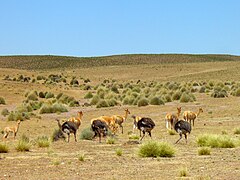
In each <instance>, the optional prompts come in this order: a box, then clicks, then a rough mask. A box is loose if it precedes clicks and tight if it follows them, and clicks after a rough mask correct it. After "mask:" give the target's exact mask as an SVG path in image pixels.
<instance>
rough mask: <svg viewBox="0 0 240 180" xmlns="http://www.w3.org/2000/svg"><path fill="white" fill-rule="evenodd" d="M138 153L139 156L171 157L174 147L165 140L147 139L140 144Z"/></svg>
mask: <svg viewBox="0 0 240 180" xmlns="http://www.w3.org/2000/svg"><path fill="white" fill-rule="evenodd" d="M138 154H139V156H141V157H173V156H174V154H175V149H174V148H173V146H171V145H169V144H168V143H165V142H157V141H148V142H146V143H144V144H142V145H141V146H140V148H139V151H138Z"/></svg>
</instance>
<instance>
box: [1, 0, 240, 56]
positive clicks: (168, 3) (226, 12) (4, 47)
mask: <svg viewBox="0 0 240 180" xmlns="http://www.w3.org/2000/svg"><path fill="white" fill-rule="evenodd" d="M0 9H1V10H0V55H42V54H46V55H49V54H51V55H70V56H105V55H114V54H139V53H141V54H145V53H146V54H151V53H154V54H162V53H188V54H189V53H194V54H233V55H240V47H239V45H240V1H238V0H198V1H194V0H148V1H147V0H118V1H116V0H115V1H114V0H85V1H83V0H69V1H66V0H39V1H34V0H6V1H1V2H0Z"/></svg>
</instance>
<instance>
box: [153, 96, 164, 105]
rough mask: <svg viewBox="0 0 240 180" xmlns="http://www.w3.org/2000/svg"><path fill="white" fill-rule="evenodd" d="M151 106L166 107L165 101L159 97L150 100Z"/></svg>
mask: <svg viewBox="0 0 240 180" xmlns="http://www.w3.org/2000/svg"><path fill="white" fill-rule="evenodd" d="M150 104H151V105H164V101H163V100H162V99H161V98H159V97H153V98H151V99H150Z"/></svg>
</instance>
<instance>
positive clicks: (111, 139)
mask: <svg viewBox="0 0 240 180" xmlns="http://www.w3.org/2000/svg"><path fill="white" fill-rule="evenodd" d="M115 141H116V139H115V138H113V137H108V138H107V141H106V143H107V144H115Z"/></svg>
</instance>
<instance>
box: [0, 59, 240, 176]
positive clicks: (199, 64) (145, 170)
mask: <svg viewBox="0 0 240 180" xmlns="http://www.w3.org/2000/svg"><path fill="white" fill-rule="evenodd" d="M4 58H5V57H4ZM179 58H180V59H181V57H179ZM197 58H198V57H196V59H197ZM0 59H1V57H0ZM22 59H24V57H23V58H22ZM59 59H61V57H59ZM103 59H104V57H103ZM116 59H117V57H116ZM150 59H151V57H150ZM199 59H200V60H199V61H197V60H196V61H191V60H189V62H188V59H187V58H186V59H185V60H184V61H183V62H181V61H178V62H174V61H171V62H169V63H163V62H157V61H156V62H155V61H151V63H149V64H148V62H147V60H146V61H144V60H142V61H140V62H141V63H139V64H138V63H137V62H135V63H131V64H127V63H126V64H120V63H115V64H110V65H107V64H104V65H101V64H100V65H98V66H92V67H89V66H85V67H79V66H76V67H74V66H69V67H68V66H66V67H64V66H62V65H61V64H60V67H59V66H54V67H53V68H51V67H42V68H31V64H30V66H24V65H23V66H20V65H19V64H18V63H15V66H14V62H18V61H21V58H20V60H17V58H15V59H14V61H12V60H9V61H8V59H2V60H0V97H3V98H4V99H5V101H6V104H5V105H3V104H2V105H0V112H2V110H3V109H8V110H9V111H14V110H15V109H16V108H17V107H18V106H19V105H21V104H22V102H23V101H24V100H26V97H25V94H26V92H28V91H38V92H40V91H43V92H45V91H48V92H49V91H51V92H53V93H54V94H56V95H57V94H58V93H64V94H67V95H69V96H73V97H74V98H75V99H76V100H77V101H78V102H79V103H80V105H79V106H78V107H68V108H67V109H68V112H65V113H49V114H39V110H35V111H34V114H35V116H30V118H29V119H26V120H24V121H22V123H21V124H20V128H19V131H18V133H17V137H16V139H15V140H14V139H13V138H12V135H9V137H8V138H7V139H2V136H3V135H2V134H0V135H1V140H0V143H1V144H6V145H7V146H8V147H9V151H8V153H0V179H18V180H19V179H181V178H182V177H180V169H181V168H186V169H187V176H186V177H184V179H239V178H240V146H236V147H235V148H212V149H211V155H202V156H201V155H198V149H199V147H198V144H197V141H196V140H197V137H198V136H199V135H201V134H204V133H209V134H223V133H224V134H227V135H229V136H231V137H232V138H236V139H240V135H238V134H234V129H235V128H239V127H240V111H239V110H240V97H237V96H233V95H231V94H230V90H229V93H228V96H227V97H224V98H214V97H211V93H212V92H209V93H199V92H194V93H193V94H194V96H195V97H196V101H193V102H188V103H181V102H180V101H172V102H166V103H165V105H148V106H142V107H138V106H137V105H123V104H121V105H116V106H113V107H103V108H96V106H95V105H92V106H86V105H84V103H86V102H88V100H86V99H84V96H85V94H86V93H87V92H88V91H91V92H95V91H96V90H94V89H90V90H85V89H83V88H81V87H80V86H71V85H69V84H64V83H53V84H51V83H49V84H46V83H43V81H36V82H23V81H17V80H16V81H13V80H6V76H9V77H10V78H13V77H16V78H17V77H19V75H23V76H24V77H26V76H28V77H31V79H34V78H35V79H36V77H37V76H40V75H41V76H46V77H48V76H49V75H50V74H62V75H64V76H66V79H67V82H69V81H70V79H71V78H72V77H73V76H74V77H76V79H78V80H79V82H80V85H81V84H83V80H80V79H81V78H82V79H89V80H90V82H88V84H89V85H90V86H96V85H98V84H100V83H102V82H103V80H104V79H110V80H114V82H117V83H122V84H124V83H126V82H129V83H130V84H131V83H135V84H136V82H137V81H138V80H140V81H141V82H146V83H149V82H152V81H154V82H158V83H166V82H177V83H188V82H191V83H193V82H209V81H216V82H217V81H219V82H223V83H226V82H233V81H234V82H235V83H236V84H237V83H238V81H239V78H240V71H239V69H240V62H239V60H238V59H230V60H226V59H223V60H220V61H218V60H217V59H218V57H215V58H214V59H213V60H212V61H201V58H199ZM219 59H220V58H219ZM239 59H240V58H239ZM110 60H111V59H110ZM110 60H109V61H110ZM49 61H50V60H49ZM64 61H65V62H66V64H67V59H66V60H64ZM76 61H77V60H76ZM79 61H80V60H79ZM124 62H125V61H124ZM143 62H144V63H143ZM8 63H10V64H8ZM42 63H43V64H44V62H42ZM179 106H181V107H182V111H186V110H191V111H194V112H196V111H197V110H198V108H199V107H202V108H203V111H204V112H203V113H202V114H200V115H199V117H197V119H196V121H195V126H194V127H193V129H192V132H191V134H190V135H189V141H188V144H186V143H185V141H184V140H182V141H180V142H179V144H174V143H175V141H176V140H177V139H178V138H179V135H178V134H175V135H169V133H168V131H167V129H166V127H165V120H164V118H165V115H166V114H167V113H176V108H177V107H179ZM126 108H128V109H129V111H130V112H131V114H130V115H129V116H128V118H127V120H126V121H125V122H124V124H123V126H124V133H123V134H121V133H120V132H118V133H117V136H116V139H115V143H114V144H107V143H106V139H103V140H102V143H99V142H98V139H95V140H81V139H79V136H80V134H81V132H82V130H83V129H85V128H87V127H90V121H91V119H92V118H94V117H98V116H101V115H109V116H110V115H114V114H119V115H124V109H126ZM78 111H82V112H83V119H82V124H81V126H80V128H79V130H78V133H77V139H78V142H74V138H73V136H72V135H71V138H70V142H69V143H67V142H66V141H64V140H59V141H57V142H51V144H50V146H49V147H47V148H40V147H38V146H36V145H34V144H32V146H31V148H30V151H28V152H18V151H17V150H16V149H15V147H16V144H17V142H18V141H19V139H20V138H21V136H22V135H23V134H24V135H26V136H27V137H29V139H30V140H34V139H36V138H37V137H39V136H42V135H46V136H48V137H49V138H50V137H51V136H52V134H53V132H54V130H55V129H57V128H58V125H57V122H56V121H55V119H56V118H59V119H62V120H64V119H68V118H69V117H72V116H76V115H77V112H78ZM131 115H138V116H142V117H143V116H144V117H150V118H151V119H152V120H154V122H155V123H156V127H155V128H154V129H153V130H152V136H153V140H156V141H159V142H167V143H169V144H170V145H172V146H173V147H174V148H175V149H176V153H175V155H174V157H171V158H165V157H158V158H142V157H139V156H138V149H139V147H140V144H138V143H132V144H131V143H130V140H129V133H130V132H131V131H132V127H133V119H132V118H131ZM181 117H182V115H181ZM181 117H180V118H181ZM15 124H16V122H15V121H8V116H3V115H0V131H1V132H2V131H3V129H4V127H6V126H15ZM135 133H136V134H137V135H138V133H139V132H138V131H135ZM148 140H150V138H149V136H145V138H144V139H143V141H142V142H141V143H144V142H146V141H148ZM134 142H138V141H134ZM117 149H122V156H118V155H116V150H117ZM81 154H82V155H83V154H84V161H80V160H79V158H78V157H79V155H81Z"/></svg>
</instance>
